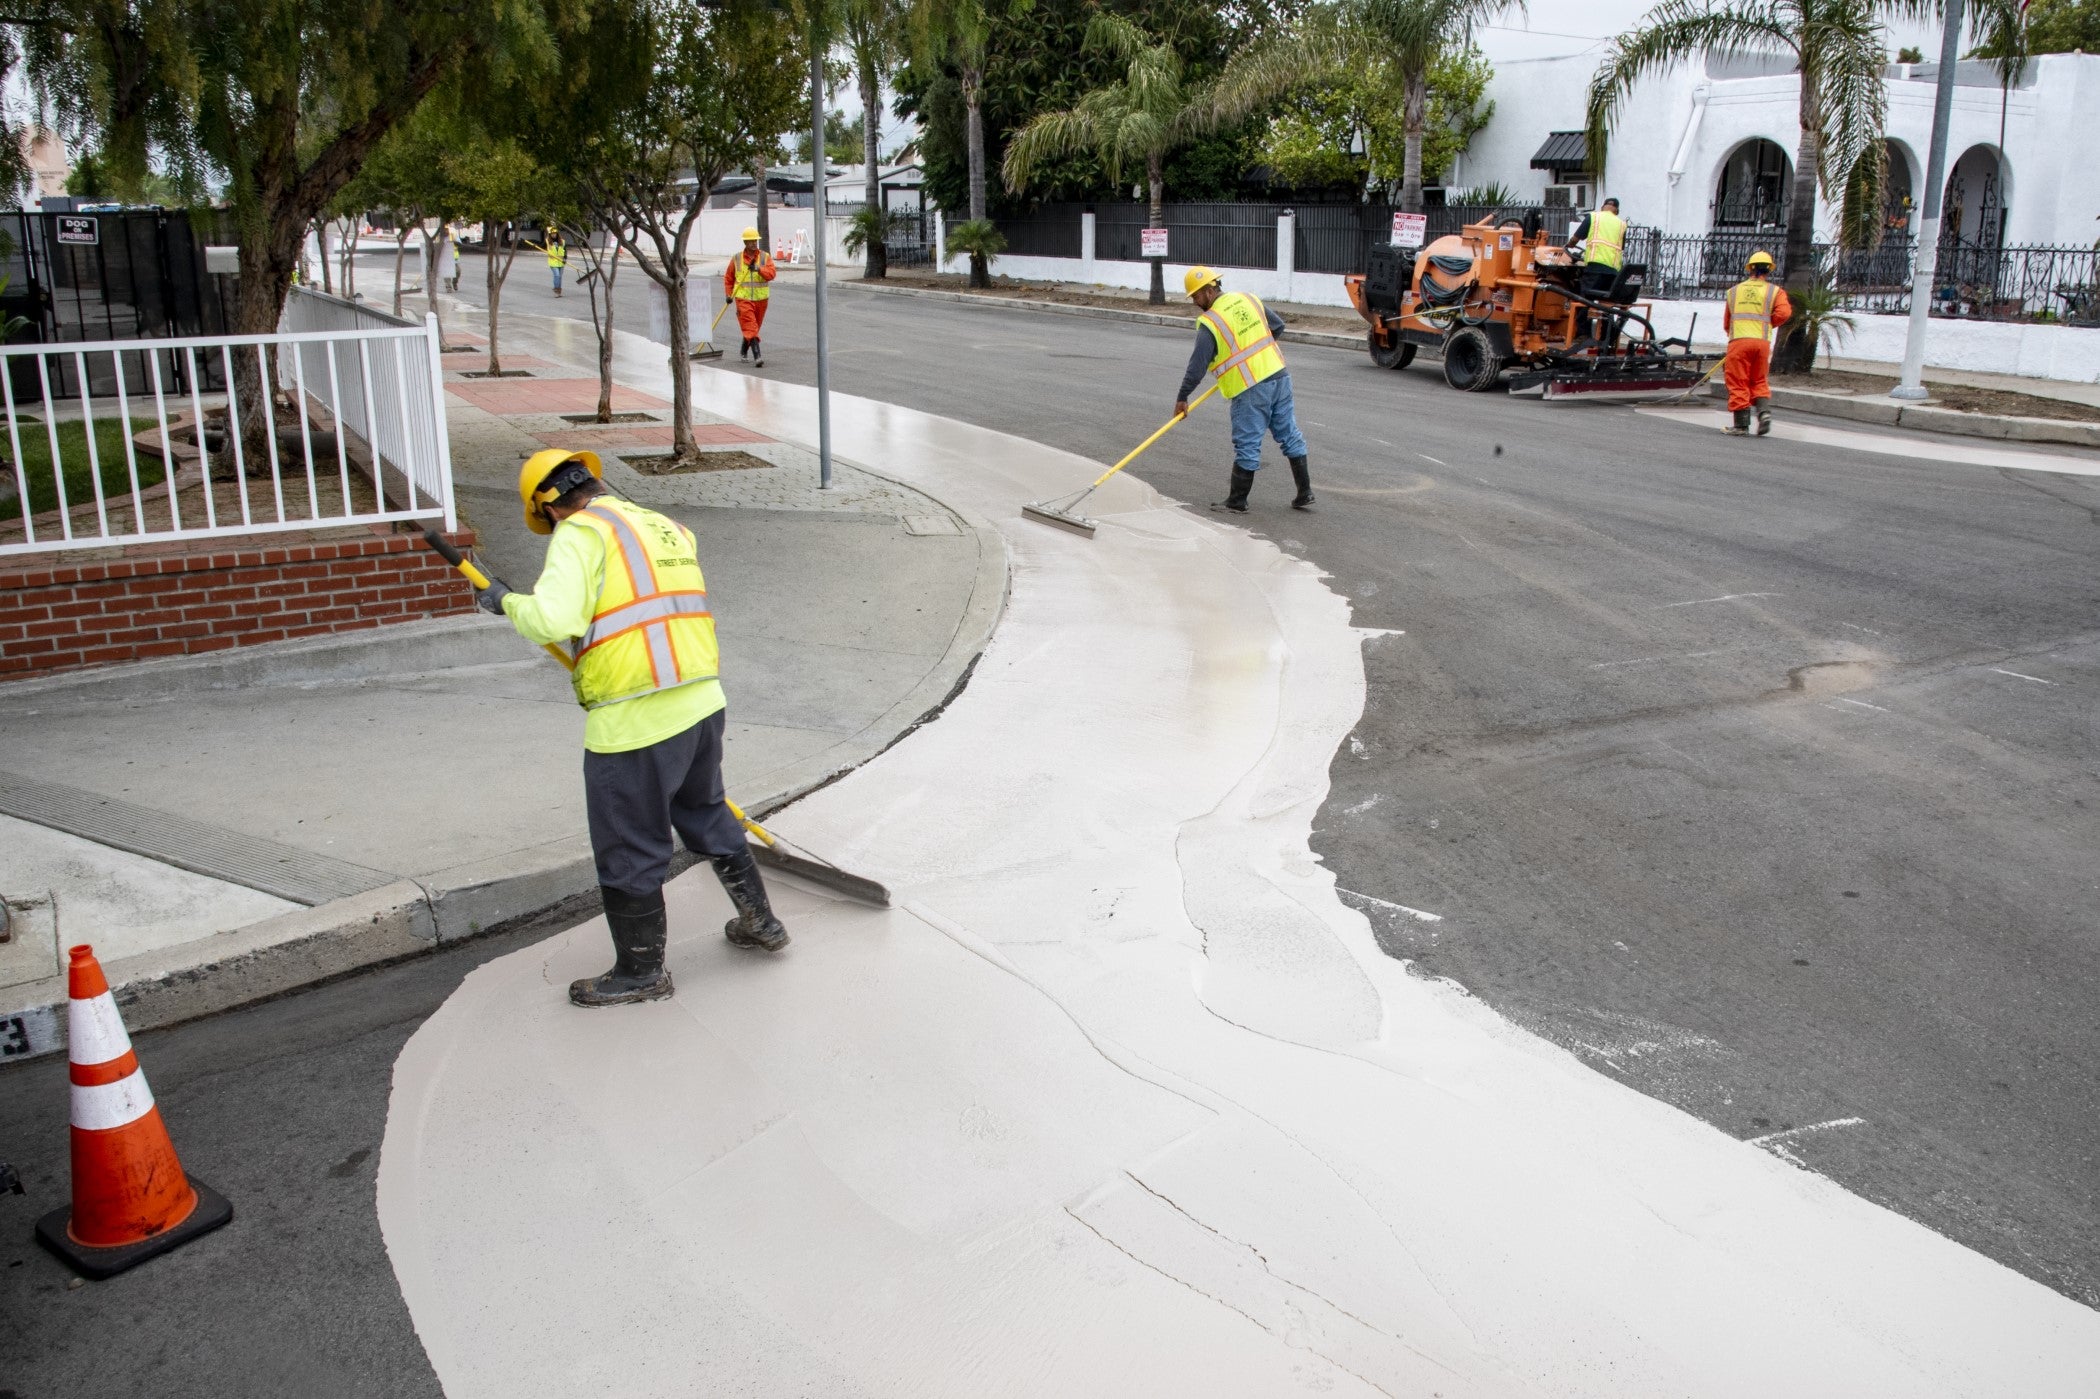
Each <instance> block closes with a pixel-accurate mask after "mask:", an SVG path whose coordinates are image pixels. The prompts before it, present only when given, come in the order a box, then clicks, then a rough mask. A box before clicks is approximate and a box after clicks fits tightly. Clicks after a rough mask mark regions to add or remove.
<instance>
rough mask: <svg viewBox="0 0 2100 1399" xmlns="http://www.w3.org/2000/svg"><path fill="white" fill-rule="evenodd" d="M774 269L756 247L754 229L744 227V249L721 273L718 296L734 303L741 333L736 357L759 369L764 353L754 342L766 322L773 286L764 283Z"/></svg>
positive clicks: (762, 364) (770, 278)
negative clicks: (719, 294) (744, 359)
mask: <svg viewBox="0 0 2100 1399" xmlns="http://www.w3.org/2000/svg"><path fill="white" fill-rule="evenodd" d="M776 272H777V269H776V268H775V267H774V266H773V259H772V258H770V257H767V256H766V253H765V249H763V248H761V247H759V246H758V230H757V229H755V228H747V229H745V230H744V250H743V251H742V252H740V253H738V254H737V255H736V256H735V257H733V258H731V259H729V266H728V267H727V268H725V269H723V272H722V295H724V296H726V297H728V298H729V299H730V300H731V301H734V302H735V303H736V326H737V329H738V330H741V331H742V332H743V333H744V343H743V345H742V346H741V347H740V348H739V349H738V350H737V352H736V357H737V358H738V359H742V358H744V356H746V355H749V356H750V357H751V359H752V362H753V363H754V364H756V365H757V366H758V367H759V368H760V369H764V368H765V367H766V352H765V350H764V349H763V348H762V347H761V346H760V345H759V343H758V328H759V327H760V326H762V325H764V324H765V323H766V302H767V301H768V300H769V299H770V298H771V297H772V295H773V289H772V288H771V287H769V286H767V285H766V284H767V283H768V282H771V281H772V280H773V278H774V276H775V274H776Z"/></svg>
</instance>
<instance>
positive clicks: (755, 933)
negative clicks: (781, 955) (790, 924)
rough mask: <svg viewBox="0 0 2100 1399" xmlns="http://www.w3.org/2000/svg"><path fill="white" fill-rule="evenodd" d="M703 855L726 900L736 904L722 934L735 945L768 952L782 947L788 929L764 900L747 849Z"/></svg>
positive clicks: (763, 889) (762, 887)
mask: <svg viewBox="0 0 2100 1399" xmlns="http://www.w3.org/2000/svg"><path fill="white" fill-rule="evenodd" d="M707 858H708V863H709V864H711V865H713V866H714V867H715V878H717V879H719V880H721V881H722V888H723V889H724V890H725V891H726V892H727V893H728V895H729V901H730V902H731V903H733V904H735V905H736V917H734V918H732V919H730V920H729V921H728V922H727V923H725V924H723V925H722V936H724V937H726V938H728V939H729V940H730V941H731V942H733V943H735V944H736V945H737V946H738V947H762V948H764V949H765V950H766V951H768V952H778V951H779V950H780V949H781V948H783V947H786V946H787V945H788V930H787V929H786V928H784V927H782V926H781V923H780V920H779V919H778V918H775V917H774V916H773V906H772V904H770V903H768V902H767V901H766V882H765V881H764V880H763V879H760V878H759V877H758V861H756V860H754V859H752V858H751V851H750V850H749V848H746V849H743V850H740V851H738V852H737V853H736V854H734V855H710V856H708V857H707Z"/></svg>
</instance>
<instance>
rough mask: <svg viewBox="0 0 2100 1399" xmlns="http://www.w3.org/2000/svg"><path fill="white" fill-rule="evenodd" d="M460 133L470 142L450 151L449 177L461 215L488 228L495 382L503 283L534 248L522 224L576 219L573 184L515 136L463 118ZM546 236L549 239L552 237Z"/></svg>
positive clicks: (486, 273)
mask: <svg viewBox="0 0 2100 1399" xmlns="http://www.w3.org/2000/svg"><path fill="white" fill-rule="evenodd" d="M459 129H460V130H461V132H462V134H463V135H464V137H465V139H463V140H462V141H461V142H460V143H459V145H458V146H457V147H456V148H455V149H453V150H451V151H449V152H447V153H446V155H445V157H444V166H445V176H446V178H447V180H449V181H450V183H451V185H452V187H453V189H454V190H456V191H457V194H456V197H455V201H454V206H455V207H456V208H457V210H458V212H459V213H460V214H461V215H462V216H463V217H465V218H468V219H473V220H476V221H478V222H479V223H480V224H481V226H482V229H483V238H482V245H483V249H484V253H483V256H482V271H483V285H484V287H485V288H486V290H487V294H488V309H489V367H488V372H489V376H490V377H491V378H501V377H502V375H503V360H502V357H501V353H500V351H499V349H498V346H499V343H500V337H501V324H502V322H501V316H502V309H503V285H504V283H505V282H506V281H507V280H508V279H509V277H510V269H511V266H512V264H513V263H515V262H516V261H517V257H518V252H519V250H520V248H523V247H529V246H534V245H531V244H529V243H527V242H526V240H525V239H524V238H523V237H522V236H521V235H520V234H519V233H518V229H517V225H518V224H519V223H520V222H522V221H524V220H525V219H526V218H527V217H528V216H530V215H533V214H538V215H541V216H543V218H544V219H545V223H546V227H547V228H548V229H554V228H558V227H560V226H561V223H562V219H563V216H564V215H567V216H568V217H569V218H570V219H571V220H572V221H573V220H574V218H575V215H576V210H575V208H574V207H573V200H572V198H571V188H572V187H571V186H570V185H569V184H568V182H567V181H566V180H563V179H562V178H560V177H559V175H558V174H557V173H556V172H555V171H552V170H549V169H548V168H547V167H545V166H543V165H541V164H540V163H539V161H537V160H535V159H534V158H533V155H532V153H531V152H530V151H528V150H526V149H525V147H524V146H522V145H521V144H519V142H518V141H517V139H516V138H515V137H511V136H500V137H499V136H495V135H492V134H491V133H490V132H488V131H487V130H486V129H484V128H480V127H479V125H478V123H476V122H475V121H474V120H473V119H472V118H471V117H468V116H466V115H464V114H462V119H461V121H460V123H459ZM564 206H570V207H564ZM541 236H542V238H545V237H546V236H547V234H545V233H543V234H542V235H541Z"/></svg>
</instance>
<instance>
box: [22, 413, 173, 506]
mask: <svg viewBox="0 0 2100 1399" xmlns="http://www.w3.org/2000/svg"><path fill="white" fill-rule="evenodd" d="M151 426H153V421H152V420H151V419H133V420H132V429H131V430H132V431H139V432H143V431H144V430H145V429H146V428H148V427H151ZM16 430H17V432H18V433H19V434H20V436H21V439H22V467H23V469H24V471H26V472H27V474H28V476H29V511H30V513H31V514H38V513H41V512H42V511H45V510H56V509H57V508H58V486H57V483H56V482H55V481H53V480H52V474H51V436H50V429H49V428H48V427H46V426H45V425H44V424H43V423H41V422H32V421H30V420H29V419H27V418H21V419H17V420H16ZM126 435H127V434H126V430H125V427H124V425H123V424H122V423H120V422H119V421H118V420H117V417H116V415H115V414H113V413H112V414H111V415H109V416H108V417H103V416H102V415H100V414H97V415H96V417H95V451H96V452H97V454H98V455H99V456H100V458H101V462H102V494H103V496H104V497H105V498H106V499H108V500H109V501H111V502H115V501H117V500H118V499H123V500H126V501H128V500H129V499H130V498H131V471H130V467H129V465H128V463H127V461H126V459H125V456H124V438H125V436H126ZM0 457H4V458H5V459H6V465H5V466H0V496H4V497H5V498H4V499H0V520H13V519H18V518H20V516H21V514H22V501H21V497H20V496H19V494H18V492H19V490H20V486H19V485H18V484H17V481H16V477H15V464H14V442H13V441H12V439H10V438H9V437H8V436H7V434H6V433H5V432H4V431H0ZM58 457H59V460H60V461H61V462H63V463H65V476H66V503H67V504H68V505H72V506H81V505H91V504H93V503H94V499H95V488H94V485H93V483H92V481H91V480H90V476H91V474H92V473H91V469H90V467H89V465H88V449H87V432H86V429H85V427H84V426H83V425H82V424H80V423H77V422H73V423H60V424H59V425H58ZM138 462H139V487H140V489H142V490H143V489H144V488H145V487H147V486H151V485H155V484H157V483H158V482H159V481H160V479H161V476H162V475H163V468H162V466H161V462H160V458H158V457H153V456H148V455H147V454H146V453H144V452H140V453H139V454H138Z"/></svg>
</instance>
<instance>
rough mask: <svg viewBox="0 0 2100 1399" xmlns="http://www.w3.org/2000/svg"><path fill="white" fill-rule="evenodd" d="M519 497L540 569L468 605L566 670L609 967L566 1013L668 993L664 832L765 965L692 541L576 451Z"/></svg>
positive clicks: (544, 467) (548, 467) (767, 915)
mask: <svg viewBox="0 0 2100 1399" xmlns="http://www.w3.org/2000/svg"><path fill="white" fill-rule="evenodd" d="M518 495H519V497H520V498H521V499H522V500H523V501H524V504H525V523H526V525H527V526H528V527H529V528H530V529H531V530H532V532H533V533H534V534H551V535H552V536H553V538H552V539H551V540H550V541H549V542H548V544H547V562H546V566H545V568H544V569H543V570H542V572H541V573H540V578H539V582H538V583H536V584H535V585H534V586H533V589H532V591H531V592H529V593H521V592H513V591H512V590H511V589H509V588H506V587H504V586H503V584H501V583H500V582H495V583H492V584H491V586H489V587H488V588H486V589H484V590H482V591H481V592H478V593H476V594H475V601H476V602H477V603H478V604H480V606H481V607H482V608H483V609H485V610H487V611H489V612H494V613H498V614H499V615H502V616H505V617H508V618H510V622H511V625H512V626H514V627H516V628H517V629H518V633H519V635H521V636H523V637H524V638H525V639H526V640H528V641H533V642H537V643H539V644H540V645H542V646H544V645H547V644H548V643H550V642H552V643H557V644H561V645H564V646H565V647H566V648H567V650H568V651H569V653H570V654H571V655H572V656H573V657H574V658H575V661H576V665H575V669H574V671H573V672H572V673H571V677H570V678H571V680H572V682H573V684H574V685H575V689H576V698H577V701H578V702H579V703H581V704H582V705H583V707H584V710H585V716H586V717H585V719H584V727H583V747H584V754H583V791H584V805H585V809H586V811H587V813H588V815H589V818H590V829H591V851H592V854H593V855H594V856H595V857H596V862H597V866H598V885H599V889H600V892H601V893H602V894H603V895H604V899H605V922H606V926H607V928H608V930H609V931H610V932H611V933H612V941H613V953H614V959H615V960H614V963H613V968H612V970H611V971H609V972H607V973H605V975H603V976H598V977H590V978H586V979H585V980H582V981H578V982H576V983H574V984H573V985H571V986H570V987H569V999H570V1000H572V1001H574V1002H575V1003H576V1004H577V1005H580V1006H607V1005H619V1004H621V1003H623V1002H627V1001H653V1000H657V999H659V998H660V997H664V996H668V995H670V994H671V973H670V972H669V971H667V970H666V969H665V967H664V943H665V939H666V935H667V927H666V922H665V915H664V893H663V885H664V876H665V874H666V873H667V872H668V870H669V868H670V864H671V855H672V851H673V848H674V847H673V845H672V833H673V832H674V831H675V832H676V833H677V835H678V836H679V837H680V838H682V839H683V840H684V841H685V844H686V848H687V849H689V850H692V851H693V852H694V853H695V854H699V855H705V856H706V857H707V858H708V860H709V861H710V862H711V863H712V864H713V865H714V869H715V875H716V877H717V878H719V879H720V880H721V881H722V887H723V888H724V889H725V890H727V891H728V893H729V899H730V902H731V903H733V904H735V905H736V910H737V916H736V917H735V918H732V919H730V920H729V924H728V926H727V927H726V928H725V929H724V932H725V933H726V934H727V935H728V938H729V940H730V941H731V942H733V943H735V944H737V945H738V946H739V947H761V948H764V949H765V950H766V951H768V952H775V951H778V950H779V949H781V948H783V947H785V946H787V943H788V934H787V929H786V928H784V927H782V926H781V924H780V920H779V919H778V918H775V917H774V916H773V910H772V906H771V905H770V904H769V903H768V902H767V900H766V886H765V883H764V881H763V880H761V879H760V878H759V874H758V865H757V863H756V862H755V861H754V860H753V859H752V857H751V848H750V847H749V846H748V845H747V844H745V841H744V832H743V827H742V825H741V823H739V822H738V820H737V819H736V817H735V816H734V815H733V814H732V813H731V812H730V810H729V808H728V806H727V805H726V804H725V802H724V792H723V789H722V731H723V726H724V722H725V720H724V711H723V706H724V704H725V703H726V701H725V700H724V699H723V696H722V684H721V681H720V680H719V679H718V678H717V677H716V672H717V670H718V669H719V652H718V651H717V649H716V645H715V619H714V615H713V613H711V612H710V611H709V610H708V606H707V581H706V579H705V578H703V577H702V576H701V573H700V561H699V558H698V546H697V544H696V543H695V541H694V539H693V533H692V531H691V530H689V529H687V528H686V527H685V526H684V525H681V524H679V523H678V522H677V521H676V520H672V519H668V518H666V517H665V516H662V515H659V514H657V513H656V512H655V511H653V510H645V509H643V508H642V507H641V506H639V505H636V504H634V503H633V502H631V501H626V500H621V499H618V498H616V497H615V496H613V495H612V494H611V493H610V492H609V491H607V490H606V488H605V487H604V485H603V484H601V483H600V481H599V466H598V458H597V457H596V456H594V455H592V454H591V453H589V452H564V451H558V450H557V451H548V452H540V453H538V454H536V455H534V456H533V457H532V458H530V459H529V460H528V461H527V462H526V463H525V465H524V466H523V467H522V468H521V469H520V470H519V472H518Z"/></svg>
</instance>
